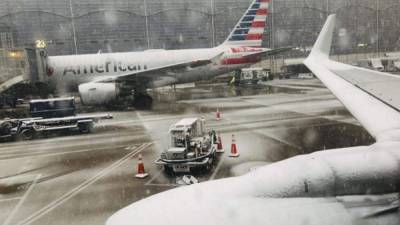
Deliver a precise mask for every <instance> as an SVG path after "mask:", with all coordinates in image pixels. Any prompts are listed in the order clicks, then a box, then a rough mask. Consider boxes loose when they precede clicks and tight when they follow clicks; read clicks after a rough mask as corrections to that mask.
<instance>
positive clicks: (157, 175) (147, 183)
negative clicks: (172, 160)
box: [144, 168, 164, 185]
mask: <svg viewBox="0 0 400 225" xmlns="http://www.w3.org/2000/svg"><path fill="white" fill-rule="evenodd" d="M162 172H164V168H162V169H161V170H160V172H158V173H157V174H156V175H155V176H153V177H152V178H151V179H150V180H149V181H147V182H146V183H145V184H144V185H149V184H150V183H151V182H153V181H154V180H155V179H156V178H157V177H159V176H160V175H161V173H162Z"/></svg>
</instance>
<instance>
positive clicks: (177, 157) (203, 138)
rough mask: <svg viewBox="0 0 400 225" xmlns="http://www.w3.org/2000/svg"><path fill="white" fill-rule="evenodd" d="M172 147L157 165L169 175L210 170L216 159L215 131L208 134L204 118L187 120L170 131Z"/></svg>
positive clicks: (173, 126)
mask: <svg viewBox="0 0 400 225" xmlns="http://www.w3.org/2000/svg"><path fill="white" fill-rule="evenodd" d="M169 135H170V138H171V142H170V147H169V148H168V149H167V150H165V151H163V152H162V153H161V155H160V158H158V159H157V160H156V161H155V163H156V164H158V165H163V166H164V169H165V171H166V172H167V173H179V172H194V171H196V170H197V169H205V170H210V169H211V168H212V165H213V163H214V162H215V158H216V148H215V145H214V142H215V141H216V135H215V131H213V130H211V131H210V132H208V133H206V131H205V120H204V119H203V118H185V119H182V120H180V121H179V122H177V123H176V124H173V125H172V126H171V127H170V129H169Z"/></svg>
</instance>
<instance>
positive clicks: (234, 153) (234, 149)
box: [229, 134, 239, 157]
mask: <svg viewBox="0 0 400 225" xmlns="http://www.w3.org/2000/svg"><path fill="white" fill-rule="evenodd" d="M229 157H239V153H238V150H237V147H236V140H235V135H233V134H232V144H231V154H230V155H229Z"/></svg>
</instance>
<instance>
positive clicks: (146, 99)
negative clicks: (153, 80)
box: [133, 93, 153, 109]
mask: <svg viewBox="0 0 400 225" xmlns="http://www.w3.org/2000/svg"><path fill="white" fill-rule="evenodd" d="M133 106H134V107H135V108H138V109H151V107H152V106H153V98H152V97H151V96H150V95H148V94H147V93H137V94H136V93H135V95H134V99H133Z"/></svg>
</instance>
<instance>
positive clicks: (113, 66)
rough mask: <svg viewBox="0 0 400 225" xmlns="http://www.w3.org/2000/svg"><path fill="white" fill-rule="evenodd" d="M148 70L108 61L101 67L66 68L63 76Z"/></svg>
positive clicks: (142, 67)
mask: <svg viewBox="0 0 400 225" xmlns="http://www.w3.org/2000/svg"><path fill="white" fill-rule="evenodd" d="M139 70H147V65H125V64H123V63H122V62H115V61H106V62H105V63H104V64H100V65H78V66H66V67H64V72H63V75H64V76H65V75H68V74H71V75H80V74H93V73H109V72H114V73H117V72H126V71H139Z"/></svg>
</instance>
